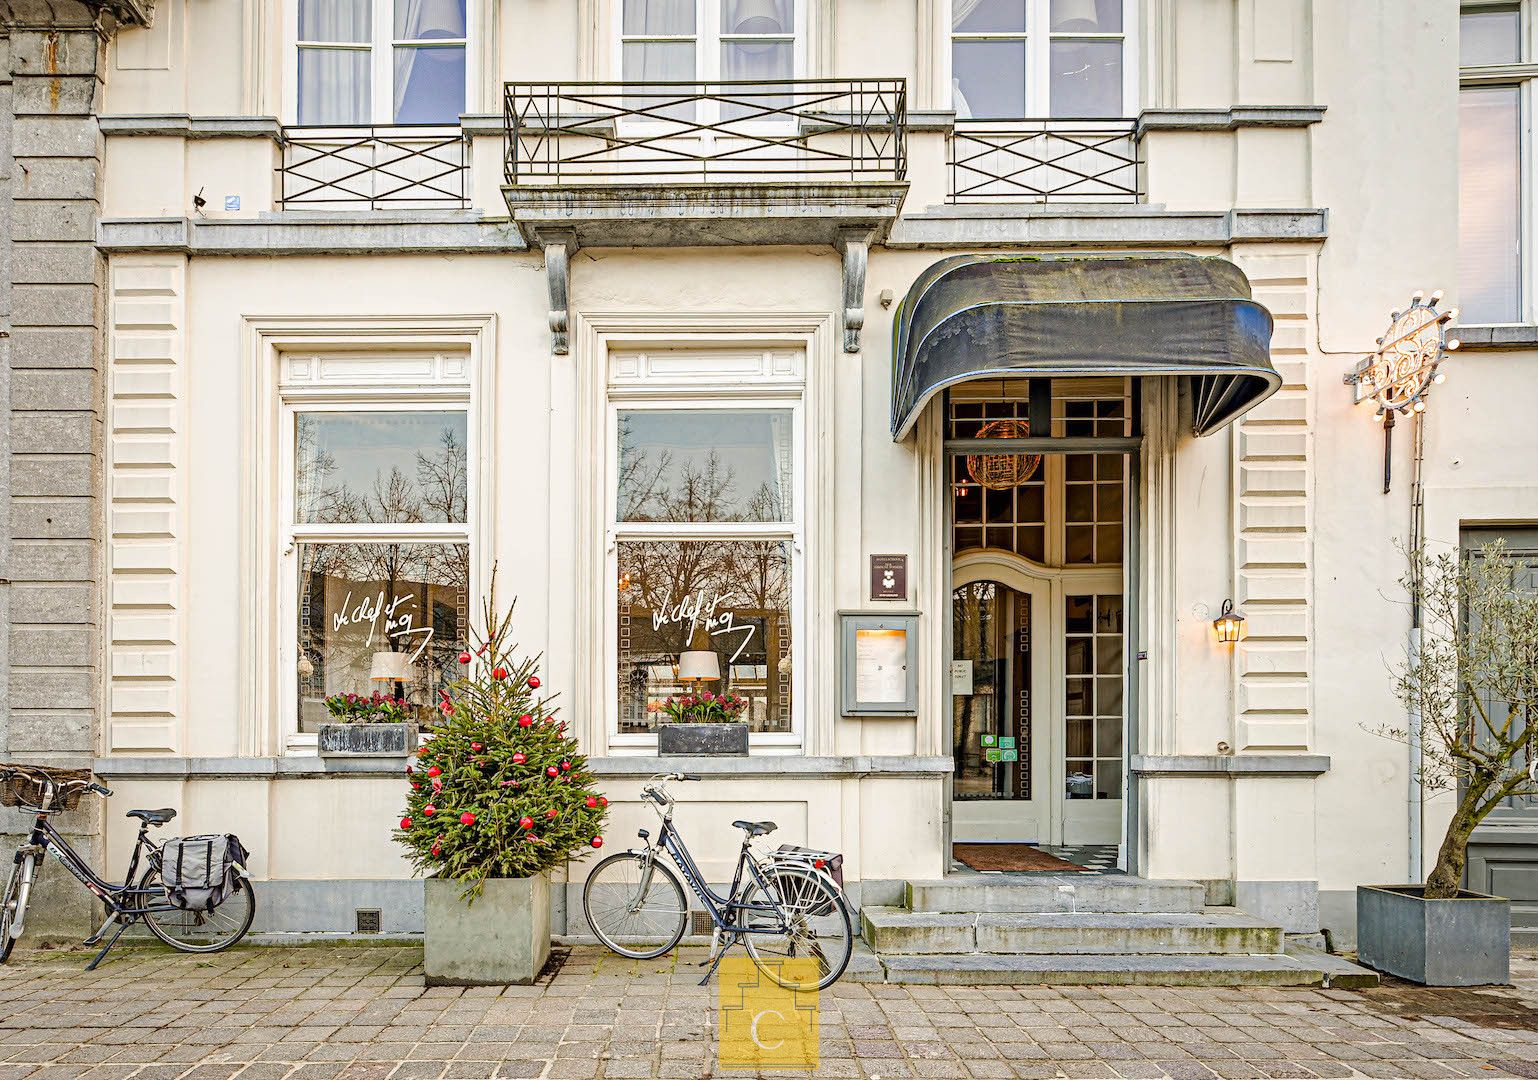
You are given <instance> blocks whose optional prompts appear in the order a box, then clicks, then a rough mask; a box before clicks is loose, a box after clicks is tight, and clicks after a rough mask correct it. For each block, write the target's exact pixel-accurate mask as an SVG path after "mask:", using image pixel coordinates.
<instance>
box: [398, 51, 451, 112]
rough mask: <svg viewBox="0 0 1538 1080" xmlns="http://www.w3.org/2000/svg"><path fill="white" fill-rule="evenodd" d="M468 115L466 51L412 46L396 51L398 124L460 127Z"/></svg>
mask: <svg viewBox="0 0 1538 1080" xmlns="http://www.w3.org/2000/svg"><path fill="white" fill-rule="evenodd" d="M464 111H465V47H464V46H463V45H437V46H410V47H399V48H397V49H396V50H395V102H394V116H395V122H396V123H397V124H458V123H459V117H460V114H461V113H463V112H464Z"/></svg>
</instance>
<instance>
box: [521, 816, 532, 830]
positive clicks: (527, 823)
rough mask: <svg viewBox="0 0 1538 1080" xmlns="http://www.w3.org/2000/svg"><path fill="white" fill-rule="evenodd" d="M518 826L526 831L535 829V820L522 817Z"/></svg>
mask: <svg viewBox="0 0 1538 1080" xmlns="http://www.w3.org/2000/svg"><path fill="white" fill-rule="evenodd" d="M518 825H519V827H521V828H524V829H532V828H533V827H534V819H533V818H531V817H521V818H519V819H518Z"/></svg>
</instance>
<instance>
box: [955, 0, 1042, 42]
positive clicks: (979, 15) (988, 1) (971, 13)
mask: <svg viewBox="0 0 1538 1080" xmlns="http://www.w3.org/2000/svg"><path fill="white" fill-rule="evenodd" d="M1025 4H1026V0H952V6H951V27H952V28H953V29H955V30H958V31H960V32H962V33H967V34H997V33H1017V34H1023V33H1025V29H1026V27H1025Z"/></svg>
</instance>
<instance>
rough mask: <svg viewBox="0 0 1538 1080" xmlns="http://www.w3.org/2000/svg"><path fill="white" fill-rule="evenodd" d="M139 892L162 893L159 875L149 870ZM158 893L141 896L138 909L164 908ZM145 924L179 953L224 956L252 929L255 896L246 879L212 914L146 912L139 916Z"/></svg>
mask: <svg viewBox="0 0 1538 1080" xmlns="http://www.w3.org/2000/svg"><path fill="white" fill-rule="evenodd" d="M139 888H141V889H153V890H163V889H164V888H165V887H164V886H163V885H162V884H161V882H160V871H159V870H157V869H155V868H154V867H151V868H150V869H148V870H146V871H145V872H144V876H143V877H142V878H140V879H139ZM163 903H165V901H164V900H163V899H161V897H160V895H159V893H158V892H157V893H154V894H148V893H141V894H140V896H139V906H140V907H148V906H150V905H159V904H163ZM140 918H142V919H143V920H144V922H145V924H146V925H147V926H148V927H149V928H150V933H152V934H154V935H155V936H156V937H158V938H159V939H160V940H161V941H164V942H165V943H166V944H167V945H169V946H171V948H173V949H180V950H181V951H182V952H193V953H216V952H223V951H224V950H225V949H228V948H229V947H230V946H231V945H233V944H235V943H236V942H237V941H239V940H240V939H241V938H243V937H245V936H246V931H247V930H250V929H251V921H252V920H253V919H255V918H256V892H255V891H254V890H253V889H252V888H251V882H249V881H247V880H246V879H245V878H241V879H240V884H239V885H238V886H236V888H235V891H234V892H232V893H230V894H229V895H228V896H226V897H225V898H224V902H223V903H221V904H220V905H219V906H218V907H216V908H214V910H212V911H182V910H181V909H176V910H173V911H145V912H143V914H141V915H140Z"/></svg>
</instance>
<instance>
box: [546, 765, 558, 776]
mask: <svg viewBox="0 0 1538 1080" xmlns="http://www.w3.org/2000/svg"><path fill="white" fill-rule="evenodd" d="M545 775H546V776H560V775H561V770H560V769H557V768H556V767H555V766H554V765H552V766H550V767H549V768H548V769H546V770H545Z"/></svg>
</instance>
